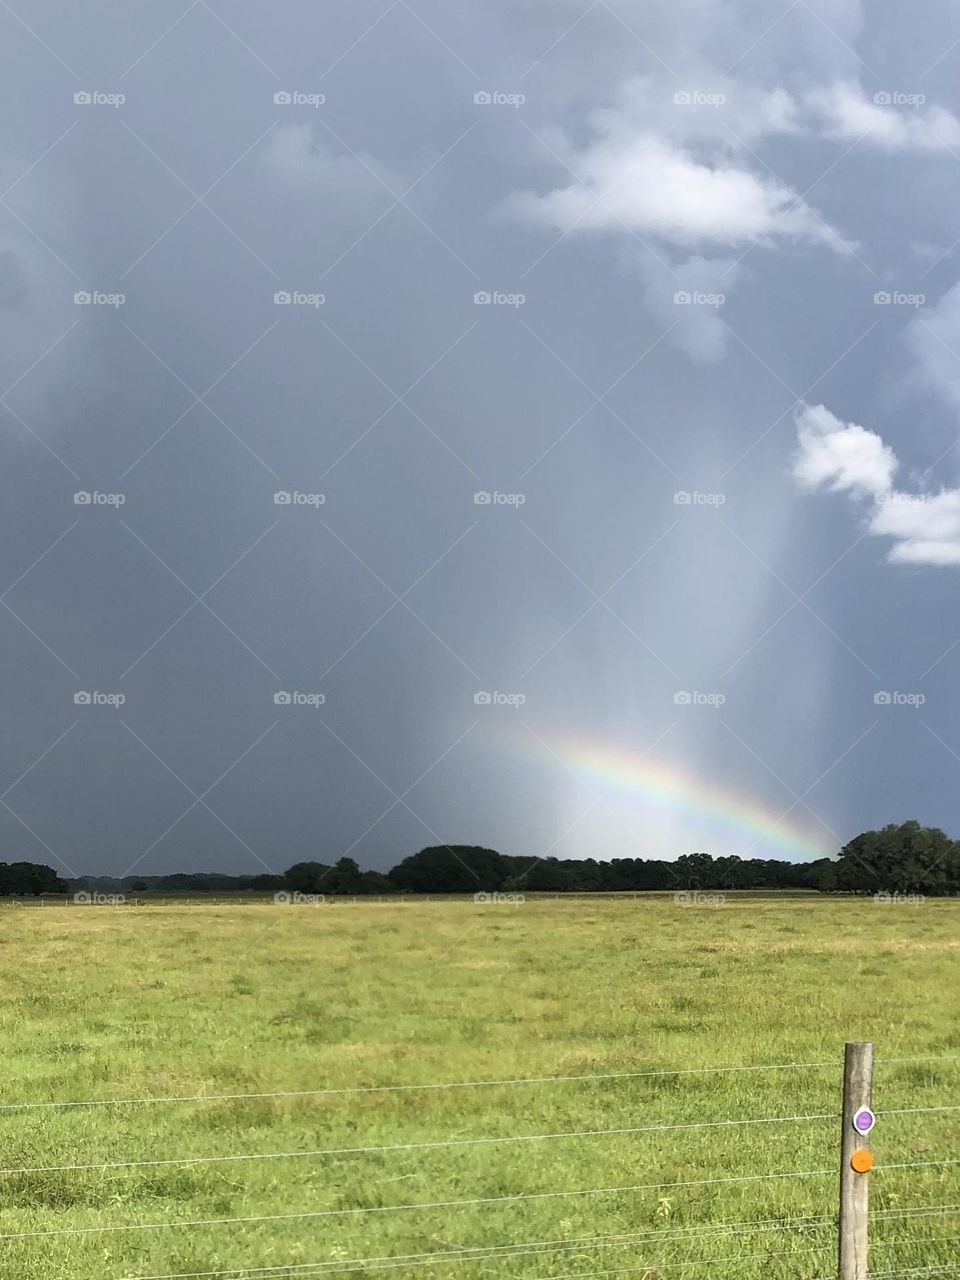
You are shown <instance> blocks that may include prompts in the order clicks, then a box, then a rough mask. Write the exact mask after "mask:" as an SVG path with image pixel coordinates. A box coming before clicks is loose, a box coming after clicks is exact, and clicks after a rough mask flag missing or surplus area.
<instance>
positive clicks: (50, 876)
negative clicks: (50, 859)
mask: <svg viewBox="0 0 960 1280" xmlns="http://www.w3.org/2000/svg"><path fill="white" fill-rule="evenodd" d="M67 892H69V885H68V884H67V883H66V881H64V880H61V879H60V877H59V876H58V875H57V873H56V872H55V871H54V870H53V868H52V867H48V866H47V865H46V864H45V863H41V862H0V895H9V894H18V895H22V896H25V897H26V896H32V897H36V896H38V895H39V894H41V893H67Z"/></svg>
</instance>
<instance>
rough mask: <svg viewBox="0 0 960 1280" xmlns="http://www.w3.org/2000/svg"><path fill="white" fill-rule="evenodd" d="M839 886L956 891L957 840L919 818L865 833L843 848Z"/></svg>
mask: <svg viewBox="0 0 960 1280" xmlns="http://www.w3.org/2000/svg"><path fill="white" fill-rule="evenodd" d="M837 885H838V887H839V888H841V889H845V890H847V891H852V892H855V893H876V892H878V891H882V892H887V893H890V892H893V893H896V892H903V893H925V894H941V893H956V892H957V891H958V890H960V859H958V856H957V844H956V842H955V841H953V840H951V839H950V838H949V836H947V835H946V834H945V833H944V832H943V831H941V830H940V829H939V827H921V825H920V823H919V822H917V821H916V820H915V819H910V820H909V821H907V822H902V823H900V824H899V825H897V824H895V823H890V824H888V825H887V826H885V827H882V828H881V829H880V830H879V831H864V832H861V834H860V835H858V836H854V838H853V839H852V840H850V841H849V842H848V843H847V844H846V845H844V847H843V848H842V849H841V850H840V860H839V863H838V866H837Z"/></svg>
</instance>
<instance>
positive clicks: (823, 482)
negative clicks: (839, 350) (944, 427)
mask: <svg viewBox="0 0 960 1280" xmlns="http://www.w3.org/2000/svg"><path fill="white" fill-rule="evenodd" d="M796 422H797V438H798V441H799V444H800V448H799V451H798V453H797V456H796V457H795V459H794V464H793V474H794V476H795V478H796V479H797V480H798V481H799V483H800V484H801V485H802V486H803V487H804V488H805V489H811V490H812V489H829V490H832V491H833V492H847V493H849V494H851V495H853V496H854V497H857V498H860V499H867V500H870V501H871V504H872V505H871V507H870V509H869V514H868V516H867V527H868V529H869V531H870V533H872V534H875V535H877V536H879V537H886V538H893V539H894V544H893V546H892V547H891V549H890V552H889V554H888V559H889V560H891V561H893V562H894V563H900V564H929V565H960V489H941V490H940V491H939V492H938V493H908V492H903V491H900V490H897V489H895V488H894V484H893V478H894V475H895V474H896V472H897V470H898V467H899V464H898V462H897V457H896V455H895V454H894V452H893V450H892V449H891V448H890V447H889V446H888V445H885V444H884V443H883V441H882V440H881V438H880V436H878V435H877V433H876V432H875V431H869V430H867V428H866V427H861V426H858V425H857V424H856V423H854V422H842V421H841V420H840V419H839V418H837V417H836V416H835V415H834V414H832V413H831V412H830V410H829V409H827V408H825V407H824V406H823V405H803V406H802V407H801V408H800V409H799V410H798V412H797V415H796Z"/></svg>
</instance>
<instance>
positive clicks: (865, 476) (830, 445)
mask: <svg viewBox="0 0 960 1280" xmlns="http://www.w3.org/2000/svg"><path fill="white" fill-rule="evenodd" d="M796 422H797V438H798V440H799V442H800V452H799V454H798V455H797V458H796V460H795V462H794V468H793V473H794V476H795V477H796V478H797V480H799V482H800V483H801V485H803V486H804V488H807V489H820V488H828V489H831V490H833V491H834V492H843V491H846V492H848V493H855V494H860V495H864V494H869V495H876V494H883V493H889V492H890V490H891V488H892V487H893V476H894V473H895V472H896V470H897V459H896V456H895V455H894V452H893V450H892V449H890V448H888V446H887V445H885V444H884V443H883V441H882V440H881V439H880V437H879V436H878V435H877V434H876V433H875V432H873V431H868V430H867V429H866V428H865V427H859V426H857V424H856V423H855V422H849V423H844V422H841V421H840V419H839V418H837V417H835V416H834V414H832V413H831V412H830V410H829V409H827V408H825V407H824V406H823V405H822V404H818V405H808V404H805V405H804V406H803V407H802V408H801V409H800V410H799V411H798V412H797V415H796Z"/></svg>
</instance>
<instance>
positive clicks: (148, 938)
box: [0, 895, 960, 1280]
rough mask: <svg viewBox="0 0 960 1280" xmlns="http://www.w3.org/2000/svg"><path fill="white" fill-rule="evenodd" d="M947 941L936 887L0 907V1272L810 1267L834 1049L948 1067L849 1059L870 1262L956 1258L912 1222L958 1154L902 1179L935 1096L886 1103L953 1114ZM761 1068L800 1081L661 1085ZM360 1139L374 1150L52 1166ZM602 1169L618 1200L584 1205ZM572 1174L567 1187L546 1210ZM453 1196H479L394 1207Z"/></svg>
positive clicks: (750, 1078) (835, 1084)
mask: <svg viewBox="0 0 960 1280" xmlns="http://www.w3.org/2000/svg"><path fill="white" fill-rule="evenodd" d="M958 926H960V902H956V901H949V900H944V901H932V902H927V903H925V904H923V905H922V906H906V905H878V904H875V903H873V902H872V901H869V900H866V901H854V900H832V899H822V898H817V897H809V896H808V897H803V896H799V897H793V898H790V897H777V896H771V895H762V896H761V895H742V896H741V895H733V896H731V897H728V899H727V901H726V903H725V904H724V905H723V906H721V907H710V906H682V905H678V904H675V903H674V902H673V901H672V900H671V899H670V898H668V897H653V896H649V897H641V898H638V899H636V900H629V899H607V898H601V897H594V898H577V899H572V900H555V899H553V898H542V899H535V898H531V899H528V900H527V901H526V902H524V903H522V904H520V905H516V906H514V905H505V904H488V905H476V904H474V903H473V902H472V901H467V900H463V899H457V900H449V901H436V900H434V901H432V902H417V901H411V902H408V903H405V904H401V903H399V902H397V901H388V900H385V901H384V902H383V903H375V902H363V901H361V902H357V903H355V904H352V903H338V904H336V905H329V904H328V905H326V906H320V907H311V906H274V905H272V904H269V903H266V902H263V903H251V902H248V903H244V904H240V903H230V902H218V903H215V904H207V903H203V902H202V901H194V902H190V903H170V902H168V903H165V904H163V905H159V904H151V905H147V906H143V907H133V906H122V907H72V906H66V905H59V904H58V905H50V906H48V907H45V908H44V909H42V910H39V909H26V908H19V909H18V908H6V909H0V1010H2V1012H0V1017H2V1025H0V1055H2V1089H0V1104H2V1106H3V1107H4V1108H6V1109H3V1110H0V1143H2V1155H0V1167H2V1168H3V1169H4V1170H6V1171H7V1172H4V1173H2V1174H0V1180H2V1181H0V1277H2V1280H7V1278H8V1277H9V1278H10V1280H13V1278H14V1277H16V1278H17V1280H50V1277H64V1280H120V1278H121V1277H132V1276H136V1277H140V1276H151V1277H153V1276H168V1275H171V1274H181V1273H193V1274H196V1273H202V1274H205V1275H207V1276H208V1280H212V1276H210V1275H209V1273H218V1272H224V1271H226V1272H228V1273H231V1274H232V1275H233V1277H234V1280H239V1277H241V1276H246V1275H247V1274H248V1273H247V1270H244V1269H245V1268H247V1269H249V1270H250V1275H251V1276H257V1277H258V1280H267V1277H269V1276H270V1275H271V1274H280V1275H283V1274H289V1275H311V1276H313V1275H320V1274H327V1273H328V1272H333V1273H334V1274H338V1275H351V1274H352V1275H355V1276H357V1275H362V1276H368V1275H369V1276H372V1275H379V1274H380V1272H381V1268H382V1266H383V1264H382V1263H381V1264H380V1266H379V1267H378V1266H377V1265H376V1264H374V1263H372V1262H369V1261H368V1262H366V1263H365V1264H362V1265H357V1266H352V1267H351V1266H349V1263H350V1262H351V1261H353V1260H357V1259H367V1260H369V1259H390V1258H393V1259H395V1258H397V1257H402V1256H403V1255H424V1254H438V1253H439V1254H441V1255H444V1256H442V1257H441V1258H439V1259H438V1258H435V1259H433V1261H432V1262H431V1263H430V1264H429V1265H425V1264H424V1263H423V1261H422V1260H420V1261H419V1262H418V1261H416V1260H415V1259H409V1260H408V1261H404V1262H401V1263H399V1264H398V1265H394V1266H392V1267H391V1268H390V1269H389V1270H387V1271H386V1274H387V1275H389V1276H390V1277H392V1278H395V1280H412V1278H413V1277H421V1278H422V1280H430V1278H438V1277H443V1278H444V1280H445V1278H447V1277H450V1278H451V1280H452V1278H453V1277H458V1278H460V1280H478V1277H484V1280H488V1278H490V1277H494V1278H497V1280H499V1278H500V1277H503V1278H504V1280H506V1278H507V1277H522V1278H523V1280H534V1278H540V1277H543V1278H544V1280H547V1278H549V1280H553V1278H558V1277H567V1276H578V1277H584V1278H586V1277H593V1276H598V1275H605V1274H618V1275H633V1276H636V1277H638V1278H639V1280H654V1278H656V1280H674V1277H676V1280H686V1277H694V1280H696V1278H697V1277H699V1276H710V1277H711V1278H714V1277H718V1276H719V1277H721V1280H760V1277H763V1278H764V1280H816V1278H819V1277H821V1276H823V1277H829V1276H832V1275H833V1274H834V1273H835V1264H834V1242H835V1227H834V1223H833V1217H832V1215H833V1213H834V1209H835V1204H836V1166H837V1164H838V1150H839V1133H838V1120H837V1119H836V1114H837V1111H838V1107H839V1087H840V1067H841V1058H842V1045H843V1041H844V1040H846V1039H872V1040H874V1041H875V1043H876V1046H877V1054H878V1056H879V1057H880V1059H898V1058H907V1057H909V1058H913V1057H918V1056H921V1057H922V1056H926V1055H934V1056H938V1057H943V1058H944V1059H949V1058H951V1057H954V1058H956V1059H957V1060H956V1061H948V1060H945V1061H941V1062H899V1063H897V1062H888V1063H886V1064H885V1063H884V1062H883V1061H881V1062H880V1063H879V1064H878V1067H877V1071H876V1077H875V1091H874V1102H875V1106H876V1108H877V1110H878V1111H879V1112H880V1120H879V1123H878V1125H877V1128H876V1130H875V1132H874V1151H875V1154H876V1157H877V1165H878V1170H877V1171H876V1172H875V1173H874V1174H872V1175H871V1178H872V1180H873V1181H872V1196H873V1201H872V1204H873V1208H874V1209H875V1210H876V1211H877V1212H876V1214H875V1217H874V1225H873V1233H872V1239H873V1255H872V1256H873V1265H874V1267H875V1269H876V1270H878V1271H888V1270H889V1271H897V1270H900V1271H905V1270H907V1269H909V1268H915V1267H930V1266H932V1265H934V1264H942V1265H943V1266H944V1271H943V1273H942V1274H943V1275H945V1276H947V1275H949V1276H960V1263H958V1262H957V1259H958V1258H960V1239H958V1237H960V1208H958V1209H957V1211H956V1212H953V1213H950V1212H947V1213H937V1214H936V1215H935V1216H929V1217H919V1216H914V1215H912V1214H911V1213H910V1211H911V1210H913V1209H921V1208H922V1209H927V1208H931V1207H937V1206H947V1205H953V1206H960V1164H957V1165H950V1164H929V1165H928V1164H927V1162H932V1161H947V1160H950V1159H957V1160H960V1142H958V1138H960V1110H958V1111H953V1112H952V1111H946V1110H945V1111H933V1112H924V1111H920V1112H910V1113H904V1114H888V1115H884V1114H883V1113H884V1112H896V1111H899V1110H901V1109H904V1108H923V1107H937V1108H939V1107H960V1020H958V1013H960V981H958V979H960V928H958ZM792 1062H810V1063H818V1064H820V1063H822V1064H826V1065H824V1066H816V1067H807V1068H803V1069H799V1068H790V1069H785V1070H770V1071H730V1072H715V1073H703V1074H699V1073H696V1072H692V1071H691V1070H690V1069H691V1068H696V1067H713V1066H737V1065H748V1064H783V1063H792ZM671 1070H675V1071H679V1072H684V1074H677V1075H643V1076H641V1075H638V1076H635V1077H632V1078H624V1079H607V1080H592V1081H591V1080H585V1081H565V1082H555V1083H550V1084H545V1083H541V1084H499V1085H492V1086H487V1087H481V1088H463V1089H427V1090H422V1091H417V1090H407V1091H395V1092H368V1093H353V1094H331V1095H327V1096H322V1097H312V1098H311V1097H300V1098H296V1097H279V1098H259V1099H244V1100H231V1101H220V1102H182V1103H166V1104H157V1105H123V1106H97V1107H76V1108H60V1107H48V1108H35V1109H30V1110H17V1109H12V1104H15V1103H19V1102H26V1103H38V1102H53V1101H58V1102H59V1101H63V1100H96V1099H117V1098H126V1099H130V1098H144V1097H153V1096H171V1095H178V1096H179V1095H194V1094H205V1095H206V1094H211V1093H217V1094H222V1093H251V1092H263V1093H272V1092H276V1091H281V1092H288V1091H298V1090H317V1089H331V1088H332V1089H336V1088H352V1087H357V1086H374V1085H385V1084H405V1085H408V1084H432V1083H435V1082H449V1081H477V1080H505V1079H515V1078H522V1079H527V1078H530V1077H536V1076H556V1075H597V1074H603V1073H617V1072H627V1073H636V1072H657V1071H671ZM770 1117H783V1119H780V1120H779V1121H778V1122H776V1123H763V1124H750V1125H747V1124H741V1123H737V1124H729V1125H727V1124H714V1125H713V1127H709V1125H710V1124H711V1123H712V1122H719V1121H728V1120H734V1121H738V1122H740V1121H743V1120H747V1119H754V1120H766V1119H768V1118H770ZM794 1117H823V1118H813V1119H810V1118H804V1119H800V1120H798V1119H794ZM693 1124H700V1125H703V1126H704V1127H700V1128H681V1127H676V1128H655V1129H653V1130H652V1131H648V1132H640V1133H620V1134H609V1133H607V1134H602V1135H596V1134H595V1135H593V1136H586V1135H587V1134H588V1133H589V1131H595V1130H610V1129H628V1128H637V1127H641V1126H668V1125H670V1126H684V1125H693ZM571 1131H573V1132H577V1133H580V1134H583V1135H584V1136H580V1137H576V1138H571V1137H555V1138H551V1139H545V1140H538V1141H511V1142H497V1143H488V1144H484V1145H448V1146H419V1147H416V1146H411V1145H410V1144H423V1143H441V1142H459V1143H463V1144H466V1143H467V1141H468V1140H470V1139H474V1138H517V1137H523V1136H524V1135H544V1134H565V1133H570V1132H571ZM386 1145H396V1146H397V1147H399V1148H400V1149H397V1150H392V1151H383V1150H380V1151H355V1152H352V1153H350V1154H341V1155H322V1156H310V1157H296V1156H293V1155H286V1156H284V1157H283V1158H279V1159H272V1160H232V1161H223V1162H220V1163H195V1164H163V1163H158V1164H149V1165H143V1166H140V1167H132V1168H117V1169H95V1170H84V1169H61V1170H59V1171H50V1170H49V1167H50V1166H62V1165H83V1164H102V1163H105V1162H126V1161H170V1160H177V1159H184V1160H189V1159H191V1158H195V1157H211V1156H214V1157H220V1156H224V1157H227V1156H229V1157H236V1156H244V1155H258V1154H262V1153H292V1152H297V1151H301V1152H302V1151H316V1150H318V1149H327V1148H334V1147H336V1148H341V1147H351V1148H358V1147H371V1146H376V1147H383V1146H386ZM918 1163H919V1164H923V1165H924V1167H919V1168H912V1169H895V1168H886V1169H885V1168H884V1166H893V1165H902V1164H918ZM38 1167H43V1168H44V1169H46V1170H47V1171H44V1172H26V1173H24V1172H20V1173H18V1172H9V1170H17V1169H23V1168H27V1169H36V1168H38ZM768 1174H789V1175H791V1176H789V1177H777V1178H775V1177H763V1176H761V1175H768ZM792 1175H805V1176H792ZM748 1179H749V1180H748ZM692 1183H700V1184H701V1185H686V1186H684V1185H677V1186H666V1185H654V1184H692ZM618 1187H632V1188H635V1189H633V1190H620V1191H617V1190H610V1191H595V1189H597V1188H618ZM577 1191H591V1192H594V1191H595V1193H593V1194H586V1195H584V1194H571V1195H561V1194H555V1193H561V1192H577ZM547 1193H549V1194H547ZM512 1196H524V1197H528V1198H524V1199H516V1200H510V1199H502V1197H512ZM455 1200H469V1201H478V1200H483V1201H486V1203H473V1204H464V1205H460V1206H456V1205H451V1204H449V1203H444V1204H442V1205H438V1206H437V1207H433V1208H420V1209H402V1208H396V1207H395V1206H404V1205H412V1204H417V1203H423V1202H428V1203H429V1202H449V1201H455ZM357 1209H372V1210H375V1212H366V1213H356V1212H351V1211H353V1210H357ZM310 1214H312V1215H314V1216H312V1217H311V1216H297V1217H291V1216H284V1215H310ZM237 1218H247V1219H251V1220H250V1221H246V1222H218V1221H204V1224H203V1225H193V1226H184V1225H181V1226H176V1225H163V1226H156V1225H154V1224H176V1223H178V1222H179V1223H188V1222H195V1221H196V1220H209V1219H213V1220H219V1219H237ZM795 1219H803V1220H804V1221H794V1220H795ZM147 1224H149V1225H148V1226H147V1229H142V1230H141V1229H133V1230H115V1228H138V1227H141V1226H144V1225H147ZM720 1224H737V1225H735V1226H730V1227H728V1228H727V1229H725V1230H722V1229H718V1226H720ZM743 1224H753V1225H751V1226H750V1227H746V1226H744V1225H743ZM596 1237H607V1239H604V1240H602V1241H601V1240H597V1239H596ZM588 1238H590V1239H588ZM519 1244H525V1245H529V1246H530V1249H529V1250H528V1251H527V1252H525V1253H522V1254H519V1253H518V1254H515V1255H514V1256H509V1255H508V1254H507V1253H506V1252H505V1251H504V1252H501V1253H500V1254H499V1256H491V1254H492V1253H493V1252H494V1251H496V1250H498V1249H500V1248H501V1247H502V1246H510V1245H519ZM534 1244H535V1245H536V1251H534ZM465 1249H467V1250H469V1249H478V1250H481V1251H486V1256H479V1257H478V1256H475V1257H473V1258H472V1260H471V1259H470V1255H461V1256H460V1257H456V1256H455V1255H456V1252H457V1251H460V1250H465ZM764 1255H767V1256H764ZM257 1268H278V1269H279V1268H297V1269H296V1270H290V1271H283V1270H279V1271H277V1272H271V1271H259V1272H258V1271H257V1270H256V1269H257ZM337 1268H341V1270H337Z"/></svg>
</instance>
